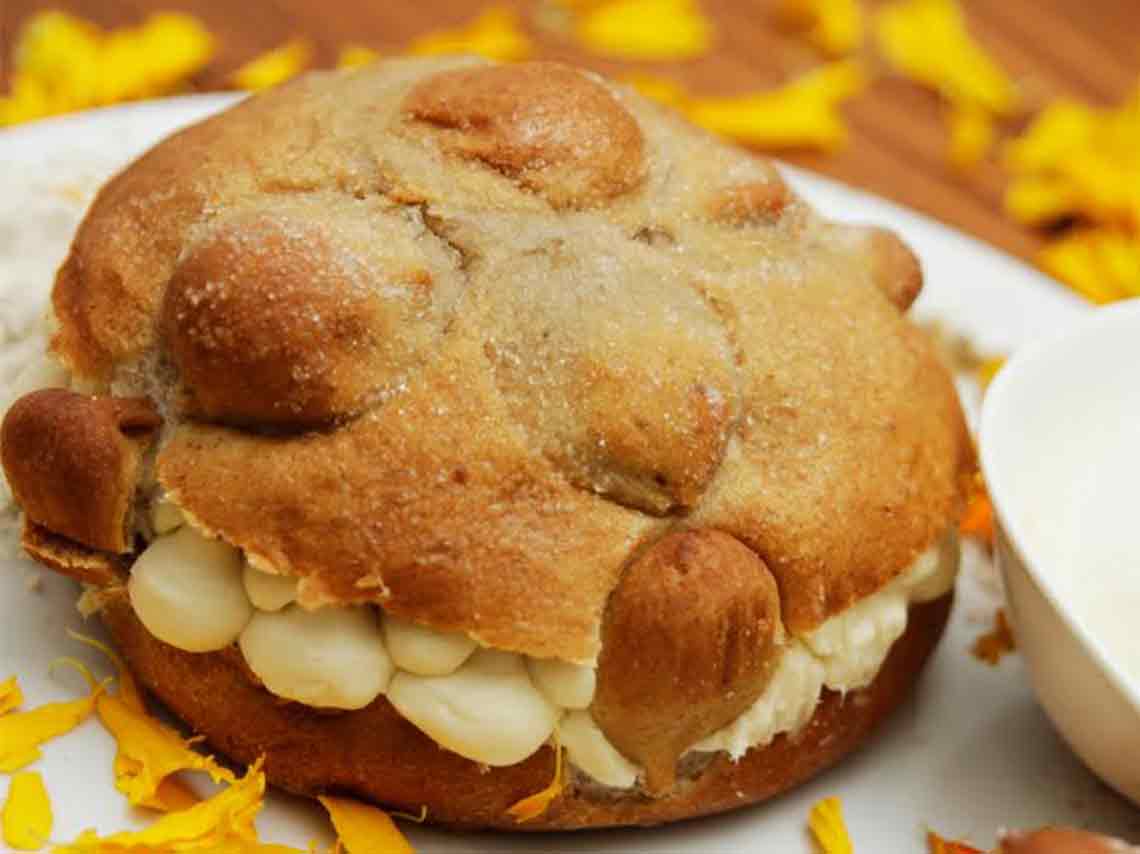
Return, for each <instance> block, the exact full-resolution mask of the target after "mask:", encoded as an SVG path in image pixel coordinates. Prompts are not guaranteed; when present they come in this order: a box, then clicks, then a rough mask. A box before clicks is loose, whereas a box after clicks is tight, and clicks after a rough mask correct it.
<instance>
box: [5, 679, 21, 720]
mask: <svg viewBox="0 0 1140 854" xmlns="http://www.w3.org/2000/svg"><path fill="white" fill-rule="evenodd" d="M23 702H24V693H23V692H22V691H21V690H20V683H19V681H18V680H17V679H16V677H15V676H9V677H8V678H7V679H5V680H4V681H3V682H0V715H6V714H8V712H10V711H12V710H13V709H18V708H19V707H20V706H21V705H22V704H23Z"/></svg>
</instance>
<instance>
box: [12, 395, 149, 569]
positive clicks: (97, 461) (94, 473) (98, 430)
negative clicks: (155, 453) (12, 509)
mask: <svg viewBox="0 0 1140 854" xmlns="http://www.w3.org/2000/svg"><path fill="white" fill-rule="evenodd" d="M161 423H162V421H161V419H160V418H159V417H158V412H157V411H156V410H155V408H154V404H153V403H152V402H151V401H150V400H149V399H147V398H112V397H89V396H87V395H82V394H76V393H75V392H72V391H68V390H66V389H44V390H42V391H37V392H32V393H31V394H28V395H25V396H24V397H22V398H20V399H19V400H17V401H16V402H15V403H14V404H13V405H12V408H11V409H9V410H8V414H7V416H5V418H4V424H3V428H2V431H0V451H2V454H3V462H4V472H5V474H6V476H7V478H8V483H9V484H11V486H12V494H13V495H14V496H15V498H16V501H17V502H18V503H19V505H20V506H21V507H22V508H23V510H24V513H25V514H26V515H27V517H28V518H29V519H30V520H32V521H33V522H35V523H36V524H38V525H41V526H43V527H44V528H46V529H48V530H49V531H52V532H55V533H57V534H60V535H62V536H64V537H66V538H68V539H70V540H74V541H76V542H78V543H82V544H83V545H86V546H90V547H91V548H93V549H98V550H102V551H108V552H116V553H121V552H127V551H130V550H131V548H132V547H133V545H134V542H133V537H132V535H131V530H130V528H131V526H130V514H131V507H132V501H133V499H134V494H135V487H136V484H137V482H138V477H139V463H140V460H141V457H142V453H143V450H144V449H145V447H146V445H147V444H149V442H150V440H151V439H152V438H153V436H154V432H155V431H156V430H157V428H158V427H159V425H160V424H161Z"/></svg>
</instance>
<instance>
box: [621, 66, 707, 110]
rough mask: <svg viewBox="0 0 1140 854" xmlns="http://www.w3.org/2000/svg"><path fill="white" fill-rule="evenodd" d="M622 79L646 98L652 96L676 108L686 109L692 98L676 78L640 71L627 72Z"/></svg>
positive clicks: (655, 99)
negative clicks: (656, 75) (670, 78)
mask: <svg viewBox="0 0 1140 854" xmlns="http://www.w3.org/2000/svg"><path fill="white" fill-rule="evenodd" d="M622 79H624V80H625V82H626V83H629V84H630V85H631V86H633V88H634V89H636V90H637V91H638V92H640V93H641V94H642V95H644V96H645V97H646V98H652V99H653V100H654V101H657V102H659V103H661V104H665V105H666V106H668V107H672V108H673V109H675V110H682V111H684V109H685V108H686V107H687V106H688V104H689V102H690V101H691V100H692V99H691V98H690V96H689V93H688V92H687V91H685V87H684V86H682V85H681V84H680V83H678V82H677V81H676V80H669V79H667V78H665V77H655V76H654V75H652V74H640V73H633V74H627V75H625V77H624V78H622Z"/></svg>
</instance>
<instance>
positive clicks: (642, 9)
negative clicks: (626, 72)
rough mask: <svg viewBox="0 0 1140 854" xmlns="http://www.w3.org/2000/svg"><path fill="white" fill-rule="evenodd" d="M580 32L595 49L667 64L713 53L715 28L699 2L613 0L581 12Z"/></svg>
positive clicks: (577, 26)
mask: <svg viewBox="0 0 1140 854" xmlns="http://www.w3.org/2000/svg"><path fill="white" fill-rule="evenodd" d="M574 34H575V36H576V37H577V40H578V42H579V43H580V44H581V45H582V47H584V48H585V49H586V50H589V51H592V52H593V53H597V54H601V55H603V56H611V57H615V58H618V59H625V60H632V61H638V60H647V61H656V62H661V61H675V60H684V59H692V58H694V57H697V56H702V55H704V54H706V53H708V51H709V49H710V47H711V46H712V42H713V34H714V28H713V24H712V21H711V20H709V18H708V17H707V16H706V15H705V14H704V13H703V12H702V11H701V8H700V6H699V5H698V4H697V2H696V0H609V2H605V3H599V4H597V5H596V6H593V7H592V8H589V9H587V10H586V11H585V12H583V13H581V14H580V15H579V17H578V19H577V22H576V24H575V27H574Z"/></svg>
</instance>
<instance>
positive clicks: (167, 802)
mask: <svg viewBox="0 0 1140 854" xmlns="http://www.w3.org/2000/svg"><path fill="white" fill-rule="evenodd" d="M115 771H116V777H117V776H118V769H117V768H116V769H115ZM201 802H202V799H201V798H199V797H198V795H197V794H196V793H195V792H194V790H193V789H191V788H190V787H189V786H187V785H186V784H185V783H184V782H182V781H181V780H179V779H178V778H177V777H166V778H164V779H163V781H162V782H161V783H159V784H158V788H157V789H156V790H155V793H154V797H153V798H150V799H149V800H147V801H144V802H143V803H142V804H141V805H140V806H144V807H149V808H150V809H153V810H158V811H159V812H180V811H182V810H187V809H190V807H192V806H195V805H196V804H199V803H201Z"/></svg>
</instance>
